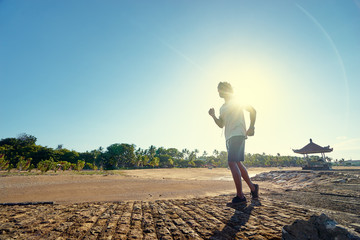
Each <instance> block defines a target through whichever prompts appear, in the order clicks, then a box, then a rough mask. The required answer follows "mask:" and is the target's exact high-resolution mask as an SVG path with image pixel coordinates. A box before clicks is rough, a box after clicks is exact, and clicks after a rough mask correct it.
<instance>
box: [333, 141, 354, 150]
mask: <svg viewBox="0 0 360 240" xmlns="http://www.w3.org/2000/svg"><path fill="white" fill-rule="evenodd" d="M334 150H336V151H349V150H360V138H352V139H348V140H346V141H342V142H339V143H336V144H335V145H334Z"/></svg>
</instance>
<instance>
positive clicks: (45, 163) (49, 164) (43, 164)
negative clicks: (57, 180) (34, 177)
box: [37, 158, 56, 173]
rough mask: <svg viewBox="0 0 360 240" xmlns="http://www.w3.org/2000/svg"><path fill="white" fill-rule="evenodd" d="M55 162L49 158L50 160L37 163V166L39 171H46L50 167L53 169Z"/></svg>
mask: <svg viewBox="0 0 360 240" xmlns="http://www.w3.org/2000/svg"><path fill="white" fill-rule="evenodd" d="M54 165H55V166H56V163H54V161H53V160H52V158H50V160H42V161H40V162H39V163H38V165H37V168H38V169H39V170H40V171H41V173H44V172H47V171H49V170H50V169H54V167H55V166H54Z"/></svg>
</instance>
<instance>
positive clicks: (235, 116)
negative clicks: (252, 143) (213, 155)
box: [220, 100, 246, 140]
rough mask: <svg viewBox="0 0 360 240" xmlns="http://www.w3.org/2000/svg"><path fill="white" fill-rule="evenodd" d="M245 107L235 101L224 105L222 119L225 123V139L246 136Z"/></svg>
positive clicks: (221, 110) (221, 112)
mask: <svg viewBox="0 0 360 240" xmlns="http://www.w3.org/2000/svg"><path fill="white" fill-rule="evenodd" d="M243 109H244V106H242V105H240V104H238V103H237V102H236V101H235V100H230V101H229V102H227V103H224V104H223V105H222V106H221V108H220V119H222V121H223V122H224V126H225V138H226V140H228V139H230V138H231V137H233V136H246V126H245V119H244V112H243Z"/></svg>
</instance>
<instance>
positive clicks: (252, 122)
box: [245, 106, 256, 136]
mask: <svg viewBox="0 0 360 240" xmlns="http://www.w3.org/2000/svg"><path fill="white" fill-rule="evenodd" d="M245 109H246V111H248V112H249V113H250V126H249V129H248V130H247V131H246V134H247V135H248V136H254V134H255V121H256V110H255V108H253V107H252V106H246V107H245Z"/></svg>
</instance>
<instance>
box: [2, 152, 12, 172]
mask: <svg viewBox="0 0 360 240" xmlns="http://www.w3.org/2000/svg"><path fill="white" fill-rule="evenodd" d="M9 163H10V162H9V161H7V160H5V154H0V170H5V169H8V167H9Z"/></svg>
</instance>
